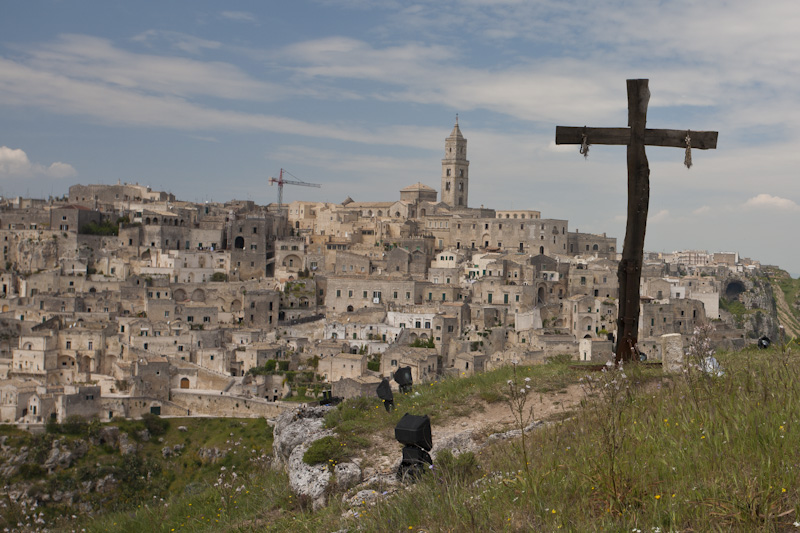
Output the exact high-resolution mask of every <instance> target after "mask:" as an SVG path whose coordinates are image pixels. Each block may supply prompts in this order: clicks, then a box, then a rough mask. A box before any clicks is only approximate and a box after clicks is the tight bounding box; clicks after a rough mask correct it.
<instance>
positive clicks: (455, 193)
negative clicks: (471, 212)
mask: <svg viewBox="0 0 800 533" xmlns="http://www.w3.org/2000/svg"><path fill="white" fill-rule="evenodd" d="M441 198H442V203H444V204H447V205H449V206H450V207H455V208H462V209H463V208H466V207H467V199H468V198H469V161H467V140H466V139H465V138H464V136H463V135H461V129H459V127H458V115H456V125H455V126H453V131H452V132H451V133H450V136H449V137H448V138H447V139H445V141H444V159H442V196H441Z"/></svg>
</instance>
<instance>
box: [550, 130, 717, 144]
mask: <svg viewBox="0 0 800 533" xmlns="http://www.w3.org/2000/svg"><path fill="white" fill-rule="evenodd" d="M584 133H585V134H586V136H587V140H588V142H589V145H593V144H605V145H622V146H626V145H627V144H628V143H630V139H631V129H630V128H586V127H579V126H578V127H575V126H556V144H581V142H583V134H584ZM687 133H689V136H690V137H691V139H692V148H696V149H698V150H713V149H715V148H716V147H717V135H718V132H716V131H691V130H689V131H688V132H687V130H664V129H649V128H648V129H646V130H645V131H644V144H645V145H647V146H669V147H673V148H686V134H687Z"/></svg>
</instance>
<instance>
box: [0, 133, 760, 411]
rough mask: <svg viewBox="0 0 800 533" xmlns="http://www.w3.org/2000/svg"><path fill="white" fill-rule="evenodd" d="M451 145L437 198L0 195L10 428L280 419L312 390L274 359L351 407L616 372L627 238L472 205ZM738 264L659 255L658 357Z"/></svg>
mask: <svg viewBox="0 0 800 533" xmlns="http://www.w3.org/2000/svg"><path fill="white" fill-rule="evenodd" d="M444 149H445V152H444V157H443V158H442V161H441V163H442V168H441V179H440V190H439V191H438V192H437V191H436V190H435V189H433V188H432V187H430V186H428V185H425V184H423V183H421V182H416V183H414V184H412V185H409V186H407V187H404V188H402V189H401V190H400V191H399V193H400V195H399V199H397V200H391V199H380V200H379V201H363V200H361V201H354V200H353V199H352V198H349V197H348V198H345V199H343V201H342V202H341V203H339V204H335V203H330V202H317V201H295V202H292V203H290V204H289V205H288V206H287V209H286V210H283V211H278V210H277V209H274V206H260V205H256V204H255V203H253V202H250V201H230V202H225V203H216V202H207V203H203V204H196V203H191V202H184V201H181V200H179V199H177V198H175V196H174V195H172V194H168V193H164V192H160V191H153V190H151V189H150V188H149V187H144V186H140V185H138V184H127V183H126V184H122V183H118V184H116V185H74V186H72V187H70V190H69V194H68V195H67V196H66V197H64V198H58V199H57V198H51V199H49V200H47V201H45V200H33V199H15V200H10V201H9V200H7V201H5V202H4V203H3V204H2V205H1V206H0V242H2V246H3V256H2V262H0V266H2V267H3V268H2V272H0V289H1V292H0V296H1V297H2V298H0V313H1V314H0V419H2V420H0V422H10V423H21V424H42V423H44V422H46V421H47V420H49V419H51V418H52V419H56V420H59V421H60V420H64V419H65V418H66V417H68V416H70V415H74V414H77V415H80V416H86V417H97V418H99V419H101V420H108V419H110V418H113V417H115V416H127V417H135V416H139V415H141V414H142V413H144V412H154V413H160V414H165V415H167V414H169V415H187V414H190V415H191V414H217V415H223V416H229V415H230V416H233V415H236V416H273V415H275V414H276V413H278V412H279V411H280V410H281V409H283V408H284V407H283V404H282V402H280V399H281V398H283V397H284V396H286V395H287V394H291V393H292V391H293V388H296V387H299V386H301V385H299V383H300V382H299V381H298V384H292V383H289V382H288V381H287V380H285V379H283V377H282V376H281V375H275V374H270V373H266V374H265V373H263V372H257V370H259V369H263V368H264V366H265V364H267V363H268V362H269V361H273V362H277V363H276V367H277V369H278V370H279V371H282V372H296V373H297V375H298V376H300V375H303V376H309V375H310V376H312V377H313V376H317V377H318V379H316V378H315V379H314V380H312V384H309V383H305V384H303V385H302V386H303V387H306V386H309V387H310V386H312V385H313V384H316V385H315V386H319V385H320V384H321V385H322V386H324V387H333V391H334V394H336V393H337V392H338V393H341V394H361V393H365V391H366V393H369V391H370V390H372V391H374V386H375V385H376V384H377V382H379V381H380V377H381V376H387V375H390V374H391V373H392V372H394V371H395V370H396V369H397V368H398V367H400V366H410V367H411V368H412V375H413V376H414V379H415V380H417V381H420V380H421V381H425V380H431V379H436V378H437V377H439V376H442V375H450V374H452V375H466V374H471V373H473V372H480V371H484V370H487V369H491V368H493V367H496V366H498V365H503V364H506V363H507V362H508V361H511V360H518V361H522V362H528V363H535V362H540V361H543V360H544V359H545V358H546V357H549V356H553V355H557V354H562V353H568V354H570V356H572V357H574V358H575V359H592V360H604V359H607V358H608V357H610V354H611V350H612V344H613V341H610V340H609V335H610V336H611V337H613V333H614V332H615V330H616V327H615V321H616V310H617V302H616V298H617V296H618V287H617V276H616V268H617V258H618V249H617V242H616V239H615V238H613V237H609V236H607V235H606V234H605V233H598V234H595V233H581V232H579V231H577V230H575V231H571V230H570V228H569V223H568V221H567V220H566V219H562V218H543V217H542V214H541V212H540V211H538V210H534V209H519V210H503V209H500V210H495V209H491V208H486V207H480V208H475V207H470V198H469V184H470V174H469V160H468V159H467V140H466V138H465V137H464V136H463V134H462V132H461V129H460V127H459V124H458V122H456V124H455V125H454V127H453V129H452V131H451V133H450V135H449V136H447V137H446V138H445V143H444ZM439 195H441V196H439ZM102 226H106V227H110V228H113V229H114V231H110V232H108V233H106V234H102V233H99V232H98V231H96V230H95V229H92V228H97V227H102ZM748 266H752V265H747V264H745V263H743V261H742V260H741V258H739V257H738V254H733V253H723V254H707V253H705V252H703V253H699V252H697V253H695V252H692V253H675V254H671V255H669V256H668V257H648V262H647V264H646V267H645V274H644V276H643V282H642V296H643V297H642V304H641V305H642V314H641V322H640V332H641V333H640V337H641V340H642V345H643V346H648V348H647V350H648V351H649V352H650V353H652V354H653V355H654V356H656V357H657V345H658V343H657V342H656V341H657V339H658V337H659V336H660V335H663V334H665V333H674V332H680V333H686V332H689V331H691V329H692V327H693V326H694V325H695V324H697V323H699V322H702V321H705V320H707V319H717V318H719V316H720V313H721V311H720V306H719V296H720V293H724V292H725V291H726V290H727V287H729V286H731V284H732V283H744V281H742V279H743V278H746V276H747V272H748V270H747V267H748ZM730 336H731V338H735V339H741V336H742V335H741V332H740V331H732V332H731V334H730ZM293 375H294V374H293ZM298 379H299V378H298ZM371 387H372V388H371Z"/></svg>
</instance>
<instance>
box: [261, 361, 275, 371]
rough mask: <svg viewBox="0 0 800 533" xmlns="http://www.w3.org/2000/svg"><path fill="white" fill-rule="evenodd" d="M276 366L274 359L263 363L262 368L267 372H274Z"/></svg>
mask: <svg viewBox="0 0 800 533" xmlns="http://www.w3.org/2000/svg"><path fill="white" fill-rule="evenodd" d="M277 366H278V362H277V361H276V360H275V359H270V360H268V361H267V362H266V363H264V368H265V369H266V371H267V372H275V367H277Z"/></svg>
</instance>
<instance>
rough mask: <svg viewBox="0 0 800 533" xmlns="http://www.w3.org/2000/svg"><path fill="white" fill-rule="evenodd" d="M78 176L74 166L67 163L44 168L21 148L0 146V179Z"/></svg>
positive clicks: (58, 163) (57, 163)
mask: <svg viewBox="0 0 800 533" xmlns="http://www.w3.org/2000/svg"><path fill="white" fill-rule="evenodd" d="M77 175H78V173H77V172H76V171H75V169H74V168H73V167H72V165H69V164H67V163H62V162H60V161H59V162H56V163H53V164H51V165H50V166H44V165H42V164H39V163H33V162H32V161H31V160H30V159H28V154H26V153H25V152H24V151H23V150H21V149H19V148H9V147H7V146H0V178H35V177H47V178H72V177H74V176H77Z"/></svg>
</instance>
